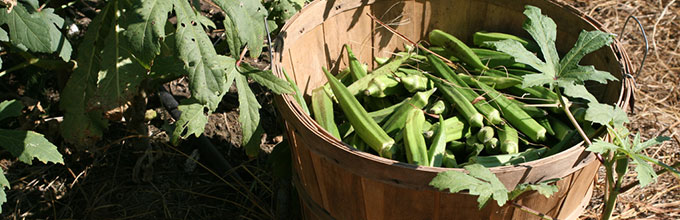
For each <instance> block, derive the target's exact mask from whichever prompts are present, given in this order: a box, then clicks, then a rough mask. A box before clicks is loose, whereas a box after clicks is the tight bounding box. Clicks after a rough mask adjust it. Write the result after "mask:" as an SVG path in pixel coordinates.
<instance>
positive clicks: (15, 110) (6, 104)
mask: <svg viewBox="0 0 680 220" xmlns="http://www.w3.org/2000/svg"><path fill="white" fill-rule="evenodd" d="M22 109H24V104H21V101H19V100H16V99H13V100H5V101H2V102H0V121H2V120H4V119H5V118H13V117H18V116H20V115H21V110H22Z"/></svg>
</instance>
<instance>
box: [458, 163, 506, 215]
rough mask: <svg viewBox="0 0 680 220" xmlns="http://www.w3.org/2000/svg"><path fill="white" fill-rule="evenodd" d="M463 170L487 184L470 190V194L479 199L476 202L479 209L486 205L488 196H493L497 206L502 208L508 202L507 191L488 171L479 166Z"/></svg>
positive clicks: (470, 166) (467, 167) (471, 166)
mask: <svg viewBox="0 0 680 220" xmlns="http://www.w3.org/2000/svg"><path fill="white" fill-rule="evenodd" d="M464 168H465V169H466V170H467V171H469V172H470V175H471V176H473V177H475V178H478V179H481V180H483V181H484V182H485V183H487V184H481V185H478V186H477V187H474V188H472V189H470V193H471V194H473V195H474V194H479V198H477V202H479V203H480V205H479V207H478V208H479V209H481V208H482V207H484V205H483V204H486V201H487V200H488V196H493V199H494V200H496V203H498V206H503V205H504V204H505V203H506V202H507V201H508V189H506V188H505V185H503V183H502V182H501V181H500V180H499V179H498V177H496V175H494V174H493V173H491V171H490V170H489V169H487V168H486V167H484V166H482V165H480V164H473V165H468V166H465V167H464ZM482 201H483V202H482Z"/></svg>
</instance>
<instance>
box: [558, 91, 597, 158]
mask: <svg viewBox="0 0 680 220" xmlns="http://www.w3.org/2000/svg"><path fill="white" fill-rule="evenodd" d="M555 92H556V93H557V99H559V102H560V105H562V108H563V109H564V112H566V113H567V114H566V115H567V117H568V118H569V121H571V124H573V125H574V127H575V128H576V131H578V134H579V135H581V137H582V138H583V140H584V141H585V142H586V146H590V145H592V144H593V142H591V141H590V139H589V138H588V135H586V132H584V131H583V129H582V128H581V125H579V124H578V122H577V121H576V118H574V115H573V114H571V110H569V107H567V103H565V102H564V99H563V98H562V92H560V89H559V88H557V89H555ZM600 162H602V161H600Z"/></svg>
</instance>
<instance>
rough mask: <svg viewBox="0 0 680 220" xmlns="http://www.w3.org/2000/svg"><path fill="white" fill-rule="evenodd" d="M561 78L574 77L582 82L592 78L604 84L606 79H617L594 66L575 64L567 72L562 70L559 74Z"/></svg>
mask: <svg viewBox="0 0 680 220" xmlns="http://www.w3.org/2000/svg"><path fill="white" fill-rule="evenodd" d="M560 77H561V78H570V79H575V80H577V81H578V82H579V83H583V82H585V81H587V80H592V81H595V82H598V83H602V84H606V83H607V81H608V80H609V81H618V80H619V79H617V78H616V77H614V76H613V75H612V74H611V73H609V72H607V71H600V70H597V69H595V67H594V66H580V65H576V67H575V68H573V69H570V70H569V71H568V72H564V73H562V74H561V75H560Z"/></svg>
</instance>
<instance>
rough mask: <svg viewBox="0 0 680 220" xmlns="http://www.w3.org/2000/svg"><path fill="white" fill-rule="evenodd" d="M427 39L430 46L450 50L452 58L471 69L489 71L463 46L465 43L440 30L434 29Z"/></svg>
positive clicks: (470, 50)
mask: <svg viewBox="0 0 680 220" xmlns="http://www.w3.org/2000/svg"><path fill="white" fill-rule="evenodd" d="M429 38H430V43H432V45H435V46H441V47H444V48H446V49H447V50H450V51H451V53H452V54H453V56H455V57H458V59H460V60H461V61H463V62H465V63H467V64H468V65H470V66H472V67H473V68H477V69H483V70H485V69H489V68H488V67H486V66H484V64H483V63H482V61H481V60H480V59H479V57H478V56H477V55H476V54H475V53H474V52H472V49H470V47H468V46H467V45H465V43H463V42H462V41H460V40H459V39H458V38H456V37H454V36H453V35H451V34H448V33H446V32H444V31H442V30H438V29H435V30H432V31H431V32H430V36H429Z"/></svg>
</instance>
